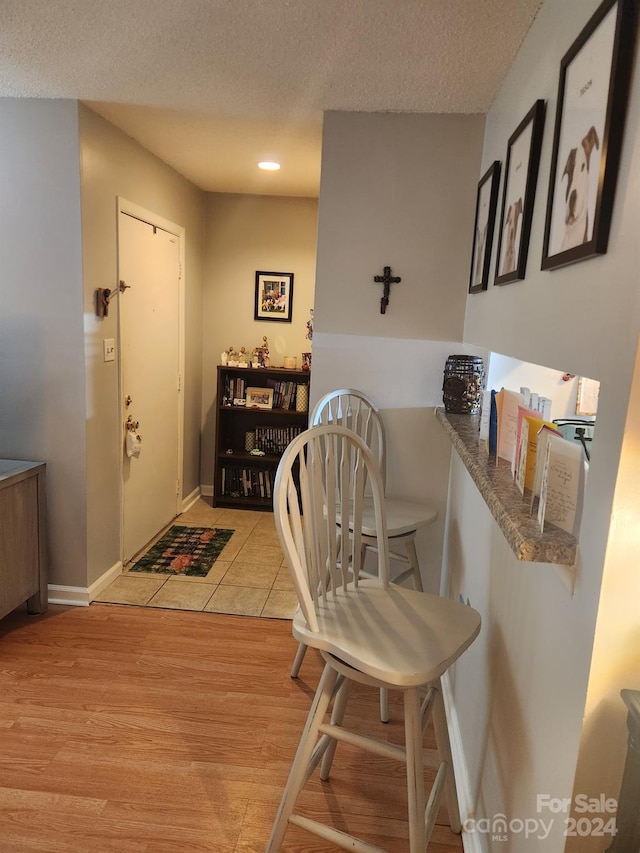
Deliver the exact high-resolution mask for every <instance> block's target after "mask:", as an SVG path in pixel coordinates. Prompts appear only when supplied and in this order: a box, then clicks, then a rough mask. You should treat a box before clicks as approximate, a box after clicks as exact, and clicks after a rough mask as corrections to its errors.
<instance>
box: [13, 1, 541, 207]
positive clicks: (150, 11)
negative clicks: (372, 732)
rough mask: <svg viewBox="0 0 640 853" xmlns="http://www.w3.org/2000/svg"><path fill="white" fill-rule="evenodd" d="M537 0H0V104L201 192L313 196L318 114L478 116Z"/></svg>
mask: <svg viewBox="0 0 640 853" xmlns="http://www.w3.org/2000/svg"><path fill="white" fill-rule="evenodd" d="M541 3H542V0H182V1H181V2H177V0H106V1H105V0H0V96H4V97H36V98H77V99H80V100H82V101H84V102H85V103H87V104H88V106H90V107H91V108H92V109H94V110H95V111H96V112H98V113H100V114H101V115H103V116H104V117H105V118H107V119H108V120H109V121H111V122H112V123H113V124H115V125H116V126H118V127H120V128H121V129H122V130H123V131H125V132H126V133H128V134H129V135H130V136H132V137H133V138H134V139H137V140H138V141H139V142H140V143H141V144H142V145H144V146H145V148H148V149H149V150H150V151H152V152H153V153H155V154H156V155H157V156H158V157H160V158H161V159H162V160H164V161H165V162H166V163H168V164H169V165H171V166H173V167H174V168H175V169H176V170H177V171H178V172H180V173H181V174H183V175H185V177H187V178H189V180H191V181H193V183H195V184H197V185H198V186H199V187H201V188H202V189H204V190H210V191H215V192H254V193H269V194H274V195H300V196H315V195H317V193H318V184H319V177H320V136H321V126H322V114H323V112H324V111H325V110H354V111H360V110H364V111H371V112H377V111H401V112H405V111H406V112H444V113H478V112H486V110H487V109H488V108H489V106H490V105H491V102H492V100H493V97H494V95H495V93H496V91H497V89H498V87H499V85H500V83H501V81H502V79H503V77H504V75H505V73H506V71H507V69H508V67H509V65H510V64H511V62H512V60H513V58H514V56H515V54H516V53H517V50H518V48H519V46H520V44H521V42H522V40H523V38H524V36H525V35H526V33H527V31H528V29H529V27H530V25H531V22H532V20H533V18H534V17H535V15H536V13H537V11H538V9H539V7H540V5H541ZM266 157H272V158H278V159H279V160H280V161H281V163H282V169H281V171H280V172H278V173H271V174H266V173H261V172H259V170H257V169H256V167H255V163H256V162H257V161H258V160H260V159H264V158H266Z"/></svg>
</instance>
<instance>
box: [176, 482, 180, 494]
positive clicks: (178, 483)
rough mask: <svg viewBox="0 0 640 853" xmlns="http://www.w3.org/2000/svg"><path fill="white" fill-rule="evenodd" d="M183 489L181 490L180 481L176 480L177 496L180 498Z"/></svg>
mask: <svg viewBox="0 0 640 853" xmlns="http://www.w3.org/2000/svg"><path fill="white" fill-rule="evenodd" d="M180 493H181V488H180V480H176V495H178V497H180Z"/></svg>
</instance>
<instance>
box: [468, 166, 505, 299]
mask: <svg viewBox="0 0 640 853" xmlns="http://www.w3.org/2000/svg"><path fill="white" fill-rule="evenodd" d="M499 185H500V161H499V160H495V161H494V162H493V163H492V164H491V165H490V166H489V168H488V169H487V171H486V172H485V173H484V175H483V176H482V177H481V178H480V182H479V183H478V193H477V196H476V219H475V225H474V229H473V250H472V252H471V275H470V278H469V293H480V292H481V291H482V290H486V289H487V285H488V284H489V271H490V268H491V248H492V246H493V232H494V230H495V224H496V210H497V208H498V187H499Z"/></svg>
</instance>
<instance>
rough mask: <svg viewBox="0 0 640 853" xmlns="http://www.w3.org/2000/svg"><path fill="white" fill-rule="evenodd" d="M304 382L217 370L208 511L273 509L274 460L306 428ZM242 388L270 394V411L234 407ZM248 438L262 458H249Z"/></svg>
mask: <svg viewBox="0 0 640 853" xmlns="http://www.w3.org/2000/svg"><path fill="white" fill-rule="evenodd" d="M310 379H311V374H310V372H309V371H308V370H287V369H285V368H282V367H230V366H227V365H219V366H218V382H217V396H216V410H217V418H216V439H215V442H216V445H215V461H214V476H213V505H214V506H220V507H230V508H231V507H235V508H244V509H254V510H255V509H258V510H271V509H272V508H273V500H272V498H273V483H274V480H275V475H276V470H277V467H278V463H279V461H280V457H281V455H282V453H283V452H284V449H285V447H286V446H287V444H288V443H289V441H291V440H292V439H293V438H294V437H295V436H296V435H297V434H298V433H300V432H302V431H303V430H305V429H306V428H307V425H308V418H309V412H308V400H309V382H310ZM300 387H302V388H303V389H304V390H303V391H302V392H300V391H299V388H300ZM247 388H265V389H271V390H272V391H273V400H274V403H275V404H276V405H275V406H273V407H272V408H258V407H254V406H250V405H249V406H247V405H246V404H245V405H236V404H234V401H237V400H241V399H244V400H246V389H247ZM283 397H284V400H283V399H282V398H283ZM278 402H280V405H277V404H278ZM283 403H284V407H283ZM251 436H253V446H254V447H255V448H256V449H258V450H264V452H265V455H264V456H255V455H252V454H251V453H250V452H249V450H250V447H251Z"/></svg>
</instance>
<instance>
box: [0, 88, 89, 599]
mask: <svg viewBox="0 0 640 853" xmlns="http://www.w3.org/2000/svg"><path fill="white" fill-rule="evenodd" d="M0 151H1V152H2V154H1V156H0V196H1V198H2V204H1V205H0V257H1V258H2V283H1V284H0V400H1V401H2V404H1V406H0V452H1V453H2V456H3V457H6V458H10V459H33V460H41V461H43V462H46V463H47V499H48V516H49V524H48V529H49V544H50V574H49V581H50V583H70V584H74V583H75V584H81V583H83V582H84V580H85V578H86V562H85V554H86V528H85V525H84V523H83V522H84V518H85V513H86V447H85V430H84V420H85V384H84V330H83V327H82V309H81V306H82V243H81V232H80V170H79V165H78V116H77V107H76V103H75V101H66V100H59V101H42V100H30V99H24V100H13V99H0Z"/></svg>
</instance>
